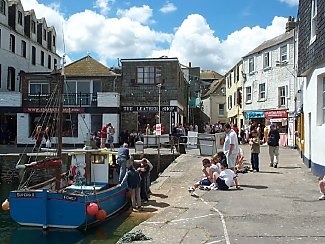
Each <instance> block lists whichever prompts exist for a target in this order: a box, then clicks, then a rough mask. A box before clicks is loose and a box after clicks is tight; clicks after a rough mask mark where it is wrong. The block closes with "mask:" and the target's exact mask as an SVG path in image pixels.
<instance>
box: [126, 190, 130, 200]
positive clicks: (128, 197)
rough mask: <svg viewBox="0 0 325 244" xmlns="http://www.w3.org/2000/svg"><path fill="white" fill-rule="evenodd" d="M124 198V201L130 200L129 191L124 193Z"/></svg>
mask: <svg viewBox="0 0 325 244" xmlns="http://www.w3.org/2000/svg"><path fill="white" fill-rule="evenodd" d="M125 198H126V199H131V191H127V192H125Z"/></svg>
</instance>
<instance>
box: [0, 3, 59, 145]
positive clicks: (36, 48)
mask: <svg viewBox="0 0 325 244" xmlns="http://www.w3.org/2000/svg"><path fill="white" fill-rule="evenodd" d="M59 60H60V56H59V55H58V54H56V33H55V29H54V28H53V27H48V26H47V24H46V20H45V19H44V18H41V19H37V18H36V16H35V13H34V11H33V10H30V11H24V8H23V6H22V4H21V2H20V1H19V0H0V114H1V116H0V128H2V129H3V130H5V131H6V132H5V135H2V138H0V143H3V142H5V143H7V141H8V137H9V140H10V141H13V140H14V139H15V137H16V135H17V116H16V113H18V112H20V111H21V110H22V102H23V101H22V96H21V93H20V91H21V89H22V87H21V86H22V84H21V78H20V74H21V73H22V72H36V71H37V72H43V71H50V70H52V69H53V68H54V66H55V65H57V63H58V62H59ZM4 137H6V138H4Z"/></svg>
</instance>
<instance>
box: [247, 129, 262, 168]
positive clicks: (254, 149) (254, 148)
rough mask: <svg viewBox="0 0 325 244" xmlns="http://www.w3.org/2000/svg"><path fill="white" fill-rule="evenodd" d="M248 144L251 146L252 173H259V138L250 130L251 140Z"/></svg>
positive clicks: (255, 132)
mask: <svg viewBox="0 0 325 244" xmlns="http://www.w3.org/2000/svg"><path fill="white" fill-rule="evenodd" d="M249 144H250V145H251V164H252V169H253V171H254V170H255V171H256V172H259V171H260V168H259V158H258V155H259V153H260V138H259V136H258V133H257V131H256V130H252V138H251V139H250V140H249Z"/></svg>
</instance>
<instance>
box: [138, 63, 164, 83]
mask: <svg viewBox="0 0 325 244" xmlns="http://www.w3.org/2000/svg"><path fill="white" fill-rule="evenodd" d="M160 78H161V67H155V66H144V67H137V83H138V84H158V83H160Z"/></svg>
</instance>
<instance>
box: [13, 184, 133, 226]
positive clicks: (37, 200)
mask: <svg viewBox="0 0 325 244" xmlns="http://www.w3.org/2000/svg"><path fill="white" fill-rule="evenodd" d="M126 191H127V186H126V184H123V185H117V186H115V187H112V188H109V189H104V190H99V191H95V192H94V191H92V192H91V191H83V190H81V191H80V192H71V191H59V192H53V191H49V190H47V189H43V190H17V191H12V192H10V195H9V202H10V215H11V217H12V219H13V220H14V221H15V222H17V223H19V224H20V225H22V226H37V227H42V228H43V229H47V228H63V229H76V228H81V227H84V226H88V225H93V224H95V223H98V222H100V221H99V220H98V219H97V218H96V216H92V215H89V214H87V206H88V205H89V204H90V203H97V204H98V206H99V208H100V209H103V210H105V211H106V213H107V218H108V217H110V216H112V215H113V214H115V213H117V212H118V211H120V210H121V209H122V208H124V207H125V206H126V204H128V202H129V200H128V199H127V198H126Z"/></svg>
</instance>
